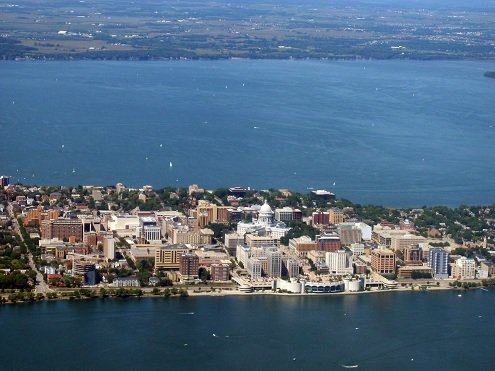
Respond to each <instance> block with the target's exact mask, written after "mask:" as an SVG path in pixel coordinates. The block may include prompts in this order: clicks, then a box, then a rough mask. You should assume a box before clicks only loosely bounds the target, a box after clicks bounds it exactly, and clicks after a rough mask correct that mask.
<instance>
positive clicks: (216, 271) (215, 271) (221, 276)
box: [210, 263, 230, 281]
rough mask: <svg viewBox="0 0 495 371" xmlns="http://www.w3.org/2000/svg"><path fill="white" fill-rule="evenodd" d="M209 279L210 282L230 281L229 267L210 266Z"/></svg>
mask: <svg viewBox="0 0 495 371" xmlns="http://www.w3.org/2000/svg"><path fill="white" fill-rule="evenodd" d="M210 279H211V280H212V281H228V280H230V266H229V264H224V263H214V264H212V265H211V266H210Z"/></svg>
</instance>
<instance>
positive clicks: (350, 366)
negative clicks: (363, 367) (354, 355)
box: [341, 365, 359, 368]
mask: <svg viewBox="0 0 495 371" xmlns="http://www.w3.org/2000/svg"><path fill="white" fill-rule="evenodd" d="M341 366H342V367H344V368H358V367H359V365H341Z"/></svg>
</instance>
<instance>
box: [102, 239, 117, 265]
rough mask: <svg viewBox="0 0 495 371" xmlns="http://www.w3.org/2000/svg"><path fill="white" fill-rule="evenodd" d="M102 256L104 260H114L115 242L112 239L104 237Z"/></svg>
mask: <svg viewBox="0 0 495 371" xmlns="http://www.w3.org/2000/svg"><path fill="white" fill-rule="evenodd" d="M103 255H104V256H105V259H108V260H113V259H115V240H114V239H113V237H106V238H104V239H103Z"/></svg>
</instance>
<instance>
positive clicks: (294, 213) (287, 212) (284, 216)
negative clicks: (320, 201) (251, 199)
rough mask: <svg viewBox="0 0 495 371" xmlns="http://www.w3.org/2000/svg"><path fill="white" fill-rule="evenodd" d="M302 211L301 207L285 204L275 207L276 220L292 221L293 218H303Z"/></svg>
mask: <svg viewBox="0 0 495 371" xmlns="http://www.w3.org/2000/svg"><path fill="white" fill-rule="evenodd" d="M301 218H302V212H301V210H299V209H293V208H292V207H288V206H285V207H283V208H281V209H275V220H278V221H279V222H290V221H292V220H301Z"/></svg>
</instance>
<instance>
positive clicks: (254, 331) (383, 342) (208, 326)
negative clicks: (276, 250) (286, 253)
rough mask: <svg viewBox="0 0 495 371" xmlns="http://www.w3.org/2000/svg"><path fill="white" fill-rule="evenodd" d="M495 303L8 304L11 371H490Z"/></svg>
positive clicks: (6, 363)
mask: <svg viewBox="0 0 495 371" xmlns="http://www.w3.org/2000/svg"><path fill="white" fill-rule="evenodd" d="M494 307H495V292H494V291H493V290H490V291H482V290H479V289H478V290H472V291H469V292H462V297H458V292H450V291H449V292H435V293H433V292H430V293H418V292H415V293H412V292H405V293H382V294H372V295H359V296H357V295H356V296H325V297H269V296H266V297H261V296H246V297H223V298H218V297H217V298H211V297H199V298H198V297H196V298H185V299H178V298H175V299H172V298H170V299H165V298H155V299H127V300H118V299H116V300H113V299H105V300H99V299H97V300H94V301H88V302H62V301H60V302H43V303H35V304H26V305H3V306H0V328H1V329H2V340H1V344H2V361H1V364H2V367H1V368H2V369H3V370H13V369H16V370H21V369H22V370H33V369H49V368H54V369H73V370H88V369H99V370H103V369H126V370H143V369H168V370H199V369H201V370H212V369H222V370H232V369H239V370H277V369H278V370H282V369H287V370H301V369H305V370H316V369H325V370H338V369H342V370H343V369H345V367H344V366H350V365H358V366H359V370H472V369H476V370H490V369H493V349H492V348H493V334H494V332H495V312H494V310H493V308H494ZM186 344H187V345H186ZM294 358H295V359H296V360H295V361H294V360H293V359H294Z"/></svg>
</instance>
